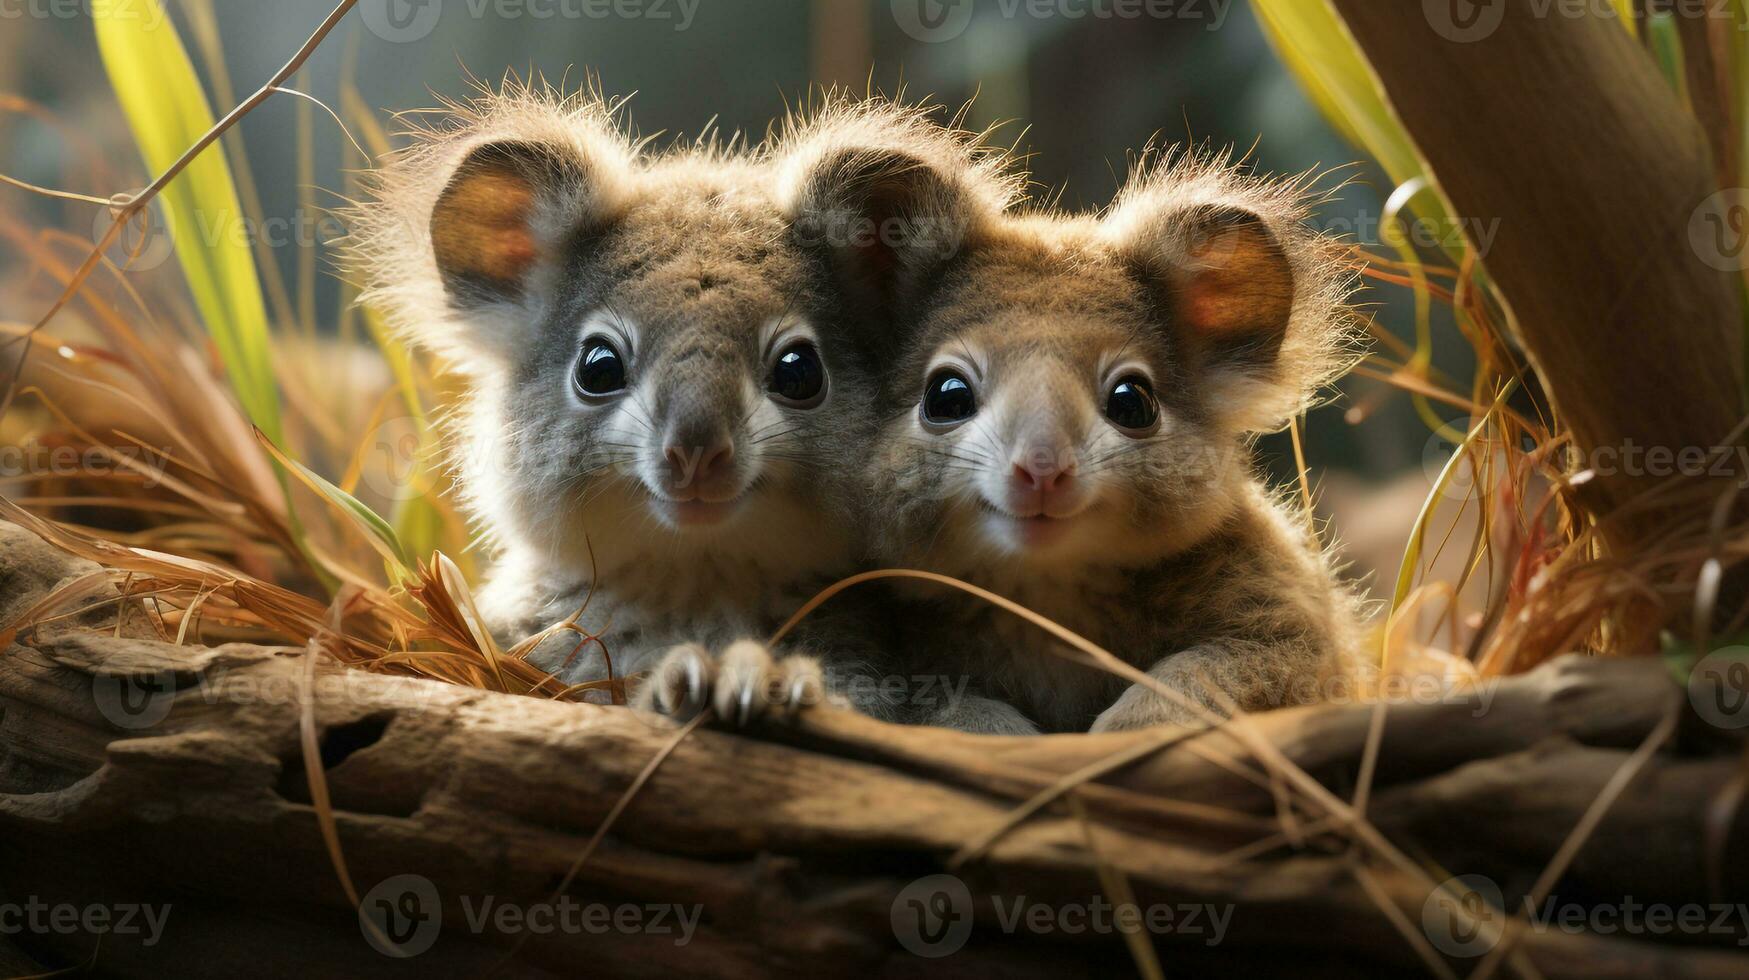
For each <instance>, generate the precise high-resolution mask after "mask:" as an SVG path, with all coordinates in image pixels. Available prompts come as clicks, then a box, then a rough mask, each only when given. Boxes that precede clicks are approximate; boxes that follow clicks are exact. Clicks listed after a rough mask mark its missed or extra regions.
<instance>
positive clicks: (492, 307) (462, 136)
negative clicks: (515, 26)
mask: <svg viewBox="0 0 1749 980" xmlns="http://www.w3.org/2000/svg"><path fill="white" fill-rule="evenodd" d="M452 110H453V111H452V116H451V123H450V125H449V126H448V127H447V128H443V129H433V130H425V131H420V132H416V133H414V134H413V136H414V142H413V143H412V145H411V146H409V147H408V148H407V149H405V150H402V151H400V152H399V153H397V154H396V155H395V156H394V157H393V158H391V159H390V160H389V161H388V162H387V163H385V164H384V165H383V166H382V167H381V168H380V169H379V170H377V171H375V172H373V173H372V174H371V175H370V176H369V178H368V182H367V187H368V189H369V191H370V192H371V193H370V197H369V198H368V199H367V200H366V201H364V202H363V203H361V204H359V205H357V206H355V207H354V208H352V209H351V211H350V212H349V214H348V217H349V218H350V224H351V234H350V235H349V239H348V242H347V243H346V247H345V250H344V262H345V264H346V267H347V270H348V272H349V273H351V274H352V275H353V277H354V278H355V279H356V280H362V281H361V282H360V285H361V286H362V287H363V294H362V298H363V299H364V301H365V302H366V303H368V304H370V305H371V306H373V307H375V308H376V309H378V310H379V311H380V312H382V313H383V315H384V317H385V318H386V320H387V321H388V323H389V325H390V326H391V327H392V328H393V329H394V330H395V331H396V332H397V333H398V334H399V335H401V336H402V338H403V339H405V340H407V341H410V342H412V343H415V344H418V345H420V346H424V347H427V348H429V349H431V350H433V351H435V352H436V353H438V354H439V355H440V356H442V357H443V358H444V359H445V360H446V361H447V362H448V363H449V364H450V366H452V367H454V368H457V369H460V370H463V371H477V370H480V369H484V368H489V367H491V366H493V365H502V364H504V363H507V362H508V361H509V360H510V358H511V357H512V355H513V352H515V351H517V350H520V349H523V347H524V346H525V345H526V343H527V342H528V340H529V337H528V332H529V331H530V330H531V329H532V325H533V324H534V323H535V322H536V320H537V318H538V312H539V311H538V309H536V307H537V306H538V305H539V304H540V303H541V302H542V300H543V296H544V292H543V286H544V285H545V282H546V280H547V279H548V278H549V277H550V276H552V275H553V274H555V273H556V271H557V270H558V269H560V268H561V267H562V265H563V263H564V261H565V259H566V257H567V256H568V255H570V254H572V253H573V252H574V251H575V250H576V249H577V248H579V247H583V246H584V245H585V243H586V242H587V241H588V238H589V236H591V235H596V234H599V233H601V232H602V231H603V230H605V229H607V228H608V227H609V226H610V225H611V224H612V223H613V222H614V221H615V220H617V218H618V217H619V215H620V214H621V213H623V211H624V208H625V206H626V205H627V203H628V202H629V199H630V196H631V194H632V192H633V182H634V181H635V179H636V173H637V171H636V169H635V168H636V164H635V162H634V154H633V151H632V148H631V146H630V144H629V142H628V141H627V140H626V139H625V138H624V137H623V136H621V135H620V134H619V132H618V131H617V130H616V129H615V128H614V127H613V125H612V123H611V112H610V107H609V106H608V105H606V104H605V103H603V102H602V101H601V100H600V99H599V98H597V97H595V96H593V95H590V94H579V95H576V96H571V97H568V98H563V97H559V96H557V95H554V94H552V93H551V92H546V91H536V90H532V89H524V88H506V90H505V91H503V92H502V93H500V94H496V95H488V96H486V97H485V98H482V99H481V100H479V101H477V102H474V103H469V104H467V105H462V106H454V107H452Z"/></svg>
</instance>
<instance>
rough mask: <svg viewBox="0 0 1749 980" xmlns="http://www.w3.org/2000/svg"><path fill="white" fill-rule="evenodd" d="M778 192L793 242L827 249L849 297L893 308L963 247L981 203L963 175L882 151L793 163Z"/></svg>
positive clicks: (978, 220)
mask: <svg viewBox="0 0 1749 980" xmlns="http://www.w3.org/2000/svg"><path fill="white" fill-rule="evenodd" d="M785 183H786V186H785V187H784V188H783V191H782V196H783V198H784V199H785V205H786V209H787V211H788V216H789V218H790V221H791V226H792V228H793V229H794V233H795V235H796V237H797V239H798V241H799V242H800V243H801V244H802V245H803V246H804V247H808V248H818V249H823V250H825V251H826V252H827V253H828V254H829V255H830V259H831V262H832V265H833V270H834V272H835V273H836V275H837V277H838V279H839V281H840V283H841V285H842V286H843V287H844V288H845V290H846V293H847V295H848V296H849V297H850V299H851V300H852V301H853V302H866V303H878V304H881V305H882V306H883V307H891V306H892V305H894V304H899V303H901V302H902V301H903V300H904V299H905V298H906V297H908V296H910V295H912V294H913V293H914V291H915V289H916V288H917V287H918V286H919V285H920V284H921V283H922V282H923V281H924V280H925V279H927V277H928V276H929V275H930V274H931V273H933V272H934V271H935V270H936V269H938V268H939V267H940V266H941V265H943V264H944V263H946V262H947V260H949V259H951V258H952V257H953V256H954V255H955V254H957V253H958V252H959V251H960V250H962V249H963V248H965V247H966V246H967V244H968V242H969V240H970V239H971V238H972V237H973V236H975V235H976V234H977V233H978V232H979V230H980V227H981V225H982V223H983V221H984V219H985V218H986V212H987V206H986V205H985V203H984V202H982V201H981V200H980V199H979V198H978V196H977V195H976V194H975V193H974V192H973V191H972V189H971V188H969V187H967V186H966V178H965V176H964V175H961V174H955V173H952V172H950V171H948V170H946V169H944V168H942V167H940V166H938V165H936V164H933V163H930V162H928V161H926V160H925V159H923V158H922V157H921V156H916V155H913V154H910V153H907V152H905V151H903V150H893V149H887V148H872V147H871V148H856V147H837V148H833V149H830V150H828V151H826V152H824V153H820V154H818V155H815V156H813V157H812V158H811V159H807V160H803V161H799V162H796V163H795V164H793V165H792V166H791V168H790V172H789V173H788V174H787V178H786V182H785Z"/></svg>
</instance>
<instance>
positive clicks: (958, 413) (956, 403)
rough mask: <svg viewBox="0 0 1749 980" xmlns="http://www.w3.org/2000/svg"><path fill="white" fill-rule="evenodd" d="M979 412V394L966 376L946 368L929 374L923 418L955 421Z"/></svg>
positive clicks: (937, 422) (945, 422)
mask: <svg viewBox="0 0 1749 980" xmlns="http://www.w3.org/2000/svg"><path fill="white" fill-rule="evenodd" d="M977 413H978V396H977V395H976V394H975V393H973V391H972V383H971V382H970V381H967V380H966V376H965V375H963V374H961V373H959V372H958V371H955V370H953V369H952V368H944V369H942V370H940V371H937V372H935V373H934V374H932V375H930V376H929V383H928V384H927V385H926V386H925V387H924V389H923V421H925V422H929V423H931V424H933V425H953V424H954V423H956V422H964V421H965V420H966V419H969V418H971V417H972V416H973V415H976V414H977Z"/></svg>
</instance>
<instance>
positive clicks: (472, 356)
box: [348, 87, 1006, 723]
mask: <svg viewBox="0 0 1749 980" xmlns="http://www.w3.org/2000/svg"><path fill="white" fill-rule="evenodd" d="M451 109H452V110H453V111H452V112H451V114H450V116H449V119H448V122H447V123H446V124H445V125H443V126H441V127H440V128H437V129H433V130H428V131H425V132H422V133H419V134H417V136H418V138H417V139H416V141H415V143H414V145H413V146H412V147H411V148H410V149H409V150H407V151H405V152H403V153H401V154H399V155H398V156H397V157H396V158H395V159H394V160H393V161H391V162H389V163H388V164H387V165H386V166H385V167H384V168H383V169H382V170H380V171H379V172H378V173H377V174H376V176H375V182H374V186H373V187H372V191H373V193H372V197H371V200H370V201H369V202H368V203H366V204H363V205H361V206H359V207H358V208H356V209H355V210H354V211H353V213H352V215H351V217H352V223H353V228H354V231H355V234H354V236H353V240H352V242H351V246H350V248H349V250H348V254H349V259H350V264H351V266H352V268H353V269H354V271H355V272H356V273H357V274H358V276H359V277H360V278H362V279H363V281H364V285H365V287H366V291H365V293H364V295H363V298H364V300H365V302H367V303H371V304H373V305H375V306H376V307H377V308H378V309H380V310H381V311H382V312H383V313H384V314H385V315H386V317H387V318H388V320H389V322H390V324H391V325H392V326H393V327H394V329H396V330H397V331H398V332H399V333H400V334H401V335H402V336H404V337H407V338H409V339H410V340H412V341H413V342H416V343H418V344H421V345H424V346H425V347H427V348H429V349H431V350H433V351H434V352H436V353H437V354H438V355H439V356H440V357H441V359H442V360H443V361H444V362H445V363H446V364H447V365H448V366H449V367H450V368H452V369H453V370H455V371H457V372H459V373H460V374H461V375H462V376H463V377H464V378H465V381H466V390H465V395H464V397H463V399H462V400H461V404H460V406H459V410H458V412H457V414H456V417H455V418H454V419H453V430H454V436H455V438H454V439H453V445H452V447H451V456H452V460H453V463H454V466H455V468H456V472H457V477H458V483H459V486H460V488H461V491H462V493H463V496H464V501H465V504H466V507H467V509H468V511H469V513H470V516H471V517H472V519H473V520H474V522H475V524H476V525H477V527H478V528H479V530H480V531H481V532H482V534H483V536H484V537H485V538H486V539H487V540H488V541H489V542H490V544H491V545H492V547H493V548H494V550H495V560H494V564H493V567H492V570H491V573H490V579H489V581H488V582H487V583H486V584H485V586H484V588H483V589H482V590H481V593H480V596H479V602H480V606H481V610H482V612H483V614H484V615H485V617H486V618H487V620H488V626H489V627H490V628H491V629H492V631H493V632H494V634H495V635H496V636H497V637H498V638H499V640H500V641H501V642H502V643H504V644H506V645H508V644H512V643H515V642H516V641H519V640H522V639H523V638H525V637H528V636H531V635H533V634H535V633H537V632H539V631H541V630H543V629H545V628H546V627H548V626H550V625H551V624H553V623H555V622H558V621H560V620H563V619H565V618H566V617H568V616H571V615H572V614H574V613H575V612H577V610H578V609H579V608H580V607H582V606H583V605H584V603H585V601H586V600H587V602H588V617H587V618H586V619H584V620H582V621H581V622H580V623H579V625H580V626H582V627H584V628H586V629H589V630H590V631H591V632H598V631H600V632H602V633H603V640H604V645H605V647H606V649H605V650H602V649H601V648H599V647H597V646H595V645H589V646H585V647H583V648H581V649H578V643H577V638H576V637H575V636H574V635H571V634H568V633H559V634H557V635H555V636H553V637H550V638H549V639H548V640H547V642H545V643H543V644H542V645H541V647H540V648H539V649H537V650H536V651H535V652H534V653H533V654H532V655H531V658H532V659H533V660H534V662H535V663H537V664H538V665H540V666H542V667H545V668H547V669H549V670H553V671H554V672H555V673H557V674H558V675H559V676H560V677H561V678H562V679H563V680H565V681H567V682H570V683H573V684H582V683H590V682H598V681H603V680H606V679H607V678H608V677H609V676H610V675H611V676H612V677H618V678H624V677H628V676H630V675H633V674H638V673H643V672H647V671H652V670H653V671H654V675H653V677H652V678H651V682H650V683H647V684H646V685H644V688H643V692H642V694H641V700H642V701H643V703H644V704H645V705H646V706H649V707H653V708H655V709H657V710H660V711H664V712H668V713H671V714H690V713H692V712H694V711H696V710H697V709H699V708H701V707H705V706H711V707H714V708H715V709H716V710H717V713H718V714H719V715H721V716H723V717H725V718H728V719H730V720H732V721H736V722H742V723H745V722H747V721H750V720H751V719H752V718H753V717H755V716H757V715H758V714H759V713H760V712H762V711H763V710H767V709H770V708H774V707H775V708H780V709H781V708H785V707H790V706H794V705H796V704H799V703H807V702H811V701H815V700H818V699H820V698H821V697H822V689H823V687H824V684H823V678H822V676H821V670H820V665H819V661H818V660H817V659H816V657H814V656H790V657H787V658H784V659H781V660H779V659H775V658H773V657H772V656H771V654H770V653H769V652H768V651H767V650H766V649H765V647H764V645H763V642H761V639H762V638H764V637H767V636H769V635H770V634H771V632H772V631H773V630H774V628H775V627H776V626H777V625H778V624H779V623H780V622H782V621H783V619H784V618H785V617H787V616H788V615H790V614H791V613H793V612H794V611H795V610H796V609H797V608H798V607H800V606H801V605H802V604H803V603H804V602H805V601H806V600H807V599H808V598H809V597H810V596H812V595H813V594H815V593H816V592H817V591H818V590H819V589H821V588H822V587H824V586H826V585H828V584H830V583H831V582H833V581H835V580H836V579H838V578H841V577H843V576H845V575H848V574H851V573H852V572H854V571H855V563H856V561H857V560H858V558H859V557H860V555H861V541H860V537H859V535H858V534H856V533H855V527H856V524H855V515H854V513H853V508H852V507H851V500H852V497H853V494H854V486H855V483H856V482H857V476H858V471H859V469H860V459H861V457H860V455H858V454H859V452H860V450H861V447H865V446H866V445H867V441H868V436H869V434H870V431H871V430H870V420H871V419H872V407H873V397H874V382H873V379H874V377H875V376H876V371H875V367H874V361H873V358H874V357H875V356H876V355H875V351H874V348H875V345H876V344H877V343H879V342H880V338H882V337H883V336H884V331H883V330H881V329H878V328H879V327H881V326H883V325H884V323H885V320H884V316H885V310H886V309H887V307H886V306H885V305H884V304H882V303H879V302H876V301H875V296H874V291H878V290H879V289H880V288H881V283H882V281H883V280H882V279H881V277H879V276H875V277H865V276H864V275H863V272H864V271H865V270H866V269H867V268H868V267H869V265H868V263H874V264H875V265H879V264H881V263H884V262H889V263H890V262H891V261H892V260H893V258H894V256H895V255H896V250H895V248H894V247H892V246H891V245H889V244H887V243H886V242H885V241H883V239H882V237H881V235H880V234H879V233H878V223H877V224H876V225H875V227H874V231H875V233H874V234H872V235H871V234H867V233H866V232H868V231H869V229H865V228H863V227H861V226H860V225H855V224H852V225H850V226H840V225H835V224H833V223H832V219H833V218H834V217H835V216H837V215H841V214H845V213H848V212H847V211H846V210H845V209H844V208H840V207H838V205H839V203H840V202H842V201H846V200H849V201H854V202H855V203H856V207H855V209H854V211H855V214H856V215H857V216H858V217H866V216H868V215H878V214H879V213H880V212H881V211H882V208H883V207H884V204H883V203H882V196H883V194H885V193H886V188H887V186H888V183H889V181H890V178H891V174H892V172H893V171H894V170H901V171H902V170H903V169H905V166H906V165H907V164H906V163H905V162H904V161H906V160H909V158H908V157H906V158H902V159H901V158H900V157H895V156H894V154H893V153H892V152H890V151H889V149H888V147H890V146H891V145H893V143H894V142H897V143H898V144H899V145H901V146H903V145H906V134H907V133H921V132H924V131H925V130H924V129H923V126H922V123H921V121H920V120H919V119H918V118H917V116H916V114H915V113H914V112H912V111H910V110H906V109H902V108H900V107H898V106H895V105H890V104H886V103H879V102H874V103H868V104H852V103H848V102H843V101H838V100H830V101H828V103H827V104H826V106H825V107H824V109H823V110H822V111H821V112H819V113H818V114H817V115H816V116H815V117H814V118H813V119H811V120H810V121H807V122H805V123H803V122H798V123H796V124H795V125H793V126H792V127H791V129H790V131H789V133H788V134H787V137H786V138H785V139H784V140H783V142H782V144H781V146H779V145H775V144H774V145H768V146H766V147H762V148H760V149H759V150H757V151H745V150H743V151H740V152H736V151H735V149H734V148H733V146H731V148H730V149H729V150H722V149H717V148H697V147H694V148H683V149H679V150H675V151H670V152H666V153H659V154H650V153H647V152H644V151H643V149H642V144H641V143H638V142H635V141H633V140H632V139H630V138H628V137H627V136H626V135H625V134H624V133H623V132H622V131H621V130H620V129H619V128H618V126H616V124H615V122H614V119H613V115H614V107H613V106H610V105H608V104H606V103H604V102H602V101H601V100H600V99H598V98H595V97H593V96H589V95H577V96H572V97H569V98H561V97H558V96H556V95H554V94H552V93H551V92H550V91H536V90H532V89H528V88H522V87H514V88H509V89H507V90H506V91H504V92H503V93H501V94H488V95H486V96H484V97H483V98H481V99H480V100H478V101H476V102H474V103H470V104H467V105H458V106H452V107H451ZM913 143H915V144H917V146H918V147H919V148H920V149H921V150H922V151H923V152H925V153H926V154H928V159H929V161H930V163H931V164H932V165H934V166H938V167H940V168H942V169H945V170H956V171H961V172H963V173H964V174H966V175H970V174H976V173H979V172H981V170H980V166H981V165H980V164H979V163H978V162H977V161H975V160H973V159H972V157H971V156H970V155H969V153H970V151H969V150H965V151H964V152H962V149H963V145H962V142H961V141H956V140H954V139H946V140H943V141H941V142H940V143H939V144H935V143H931V144H927V145H925V144H924V143H923V142H922V141H921V140H920V139H919V140H913ZM896 160H899V161H900V162H897V163H896V162H895V161H896ZM962 182H963V181H962V178H960V177H956V178H955V184H956V186H957V185H958V184H960V183H962ZM991 186H993V187H994V186H996V185H995V184H992V185H991ZM1000 193H1001V192H999V191H998V192H991V193H990V194H988V195H986V197H987V198H989V200H988V201H986V199H985V198H977V199H976V200H974V199H973V196H972V195H969V194H968V195H962V196H961V197H958V198H956V199H955V201H954V209H953V211H952V214H951V217H952V219H953V220H955V221H959V220H962V219H961V215H962V214H981V213H984V211H986V210H988V209H989V208H995V209H997V210H1000V208H1001V207H1004V206H1005V205H1006V199H1003V200H996V199H995V198H996V197H997V196H999V194H1000ZM906 247H907V251H906V253H905V254H906V257H907V260H910V259H913V258H915V259H916V260H918V261H922V260H924V258H925V257H927V256H929V255H932V254H934V252H933V251H932V249H931V248H927V247H924V246H922V245H921V244H919V243H918V242H915V241H910V242H907V243H906ZM863 260H866V262H865V261H863ZM793 642H794V646H795V648H796V649H800V650H806V651H807V652H808V653H809V654H816V655H819V656H822V657H825V658H826V659H827V660H828V662H829V663H831V664H834V665H840V667H841V669H843V670H845V671H852V670H855V669H860V665H862V664H865V663H867V662H868V661H869V660H870V658H871V657H874V656H876V655H877V654H878V653H879V652H880V644H879V642H878V638H877V635H876V630H875V629H874V628H873V622H871V620H870V619H869V618H868V611H867V609H866V607H865V606H864V605H860V604H857V603H854V602H852V603H835V604H833V607H832V609H830V610H829V611H827V612H826V614H825V615H824V616H816V617H814V618H812V619H810V621H809V623H808V624H807V628H806V629H805V630H802V631H799V632H798V633H797V635H796V636H795V637H794V641H793ZM861 706H862V707H864V708H865V709H866V710H871V711H874V712H875V713H877V714H879V713H880V711H879V704H878V703H874V702H869V703H865V704H862V705H861Z"/></svg>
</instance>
